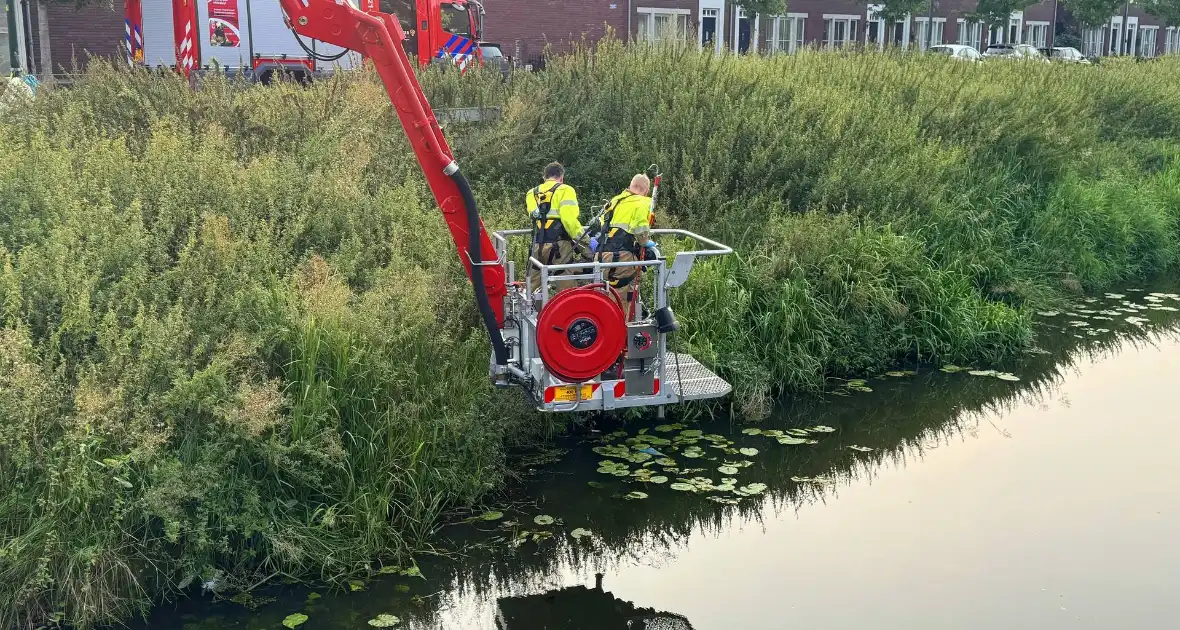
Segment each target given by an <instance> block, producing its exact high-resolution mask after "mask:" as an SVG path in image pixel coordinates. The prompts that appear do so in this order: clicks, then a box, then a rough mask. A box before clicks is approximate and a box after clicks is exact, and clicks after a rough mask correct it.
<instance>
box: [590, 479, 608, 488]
mask: <svg viewBox="0 0 1180 630" xmlns="http://www.w3.org/2000/svg"><path fill="white" fill-rule="evenodd" d="M586 485H588V486H590V487H591V488H598V489H602V488H605V487H606V484H605V483H602V482H601V481H587V482H586Z"/></svg>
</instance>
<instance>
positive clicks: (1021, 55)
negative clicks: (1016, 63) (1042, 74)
mask: <svg viewBox="0 0 1180 630" xmlns="http://www.w3.org/2000/svg"><path fill="white" fill-rule="evenodd" d="M983 57H984V59H1021V60H1028V61H1040V62H1043V63H1049V59H1048V58H1047V57H1045V56H1044V55H1042V54H1041V51H1039V50H1037V49H1036V47H1034V46H1031V45H1029V44H992V45H991V46H988V47H987V50H985V51H983Z"/></svg>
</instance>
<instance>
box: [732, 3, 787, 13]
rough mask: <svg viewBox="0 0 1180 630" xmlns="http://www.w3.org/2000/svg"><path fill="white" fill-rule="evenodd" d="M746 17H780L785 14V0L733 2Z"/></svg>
mask: <svg viewBox="0 0 1180 630" xmlns="http://www.w3.org/2000/svg"><path fill="white" fill-rule="evenodd" d="M734 4H736V5H737V6H738V7H740V8H741V9H742V10H744V11H745V12H746V15H748V16H750V17H755V16H758V15H782V14H783V13H786V12H787V0H734Z"/></svg>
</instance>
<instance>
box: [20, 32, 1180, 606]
mask: <svg viewBox="0 0 1180 630" xmlns="http://www.w3.org/2000/svg"><path fill="white" fill-rule="evenodd" d="M1177 79H1180V63H1175V62H1172V61H1161V62H1158V63H1152V64H1118V63H1111V64H1105V63H1104V64H1103V65H1102V66H1101V67H1096V68H1071V67H1058V66H1054V67H1050V68H1043V67H1040V66H1036V67H1033V66H1025V65H1016V64H999V63H997V64H985V65H983V66H980V67H975V66H969V65H968V64H960V63H954V62H950V61H947V60H943V59H918V58H915V57H892V56H885V55H880V56H868V57H860V56H857V57H845V56H838V55H820V54H803V55H798V56H792V57H783V58H778V59H773V60H761V59H738V58H732V57H725V58H720V59H719V58H714V57H711V56H706V55H700V54H697V53H696V52H693V51H688V50H677V49H661V50H655V49H635V50H630V51H627V50H623V49H622V48H621V47H619V46H617V45H614V44H607V45H605V46H604V47H603V48H602V49H600V50H598V51H597V52H596V53H594V54H590V53H580V54H576V55H573V56H570V57H567V58H562V59H557V60H554V61H553V62H551V63H550V64H549V65H548V70H547V71H546V72H545V73H543V74H538V75H521V76H519V77H517V78H515V79H514V80H513V82H512V83H510V84H507V85H504V84H501V83H500V82H498V81H497V80H496V78H495V77H494V76H490V75H484V76H478V75H477V76H468V77H465V78H463V79H460V78H459V77H458V76H457V75H455V74H454V73H451V74H448V75H435V74H430V75H427V76H425V77H424V81H425V83H426V85H427V88H428V92H429V94H430V98H431V100H432V102H433V103H435V104H436V106H447V105H472V104H492V105H500V106H502V107H503V112H504V116H503V118H502V119H501V120H499V121H497V122H495V123H493V124H491V125H487V126H483V127H478V128H458V127H457V128H454V129H448V132H449V133H450V134H451V137H452V139H453V145H454V147H455V148H456V151H457V152H458V154H459V159H460V162H461V163H462V164H463V165H464V167H465V170H466V171H467V172H468V173H470V174H471V176H472V177H473V178H474V180H475V187H476V192H477V195H478V196H479V197H480V200H481V203H482V205H483V208H485V215H486V216H485V218H486V220H487V222H488V223H489V224H491V225H492V226H494V227H509V226H517V225H520V224H521V223H522V221H521V218H522V217H521V210H520V209H519V207H518V206H519V197H520V191H521V190H523V188H524V187H525V186H529V185H533V184H535V176H536V174H537V173H538V172H539V171H540V168H541V166H543V165H544V164H545V163H546V162H548V161H550V160H552V159H560V160H562V161H563V162H564V163H566V164H567V166H568V167H569V181H570V183H572V184H574V185H575V186H577V187H578V188H579V191H580V193H581V196H582V197H583V199H585V200H591V199H597V198H601V197H602V196H605V195H609V194H612V193H614V192H617V190H618V189H621V188H622V187H623V186H624V185H625V183H626V181H627V180H628V179H629V177H630V175H631V174H632V173H634V172H638V171H641V170H643V169H644V168H645V167H646V166H647V165H648V164H651V163H653V162H655V163H658V164H659V165H660V166H661V167H662V168H663V169H664V171H665V172H666V174H667V180H666V181H667V187H666V189H665V190H664V191H662V193H663V194H665V195H666V196H663V197H662V198H663V199H665V200H666V203H664V204H661V205H662V208H661V209H660V221H661V223H662V224H663V225H680V226H684V227H688V228H692V229H695V230H698V231H701V232H704V233H707V234H710V235H716V236H718V237H720V238H722V239H723V240H726V241H728V242H729V243H731V244H733V245H734V246H735V248H736V249H737V251H738V254H737V255H735V256H732V257H730V258H728V259H726V260H724V261H720V262H717V263H712V264H709V265H706V266H702V267H701V268H700V269H699V270H698V271H697V275H696V276H695V277H694V279H693V282H692V283H690V284H689V285H688V286H686V287H685V288H684V289H682V290H680V292H679V293H678V294H677V295H676V297H675V300H676V301H675V303H674V306H675V307H676V308H677V312H678V313H679V314H680V316H681V318H682V319H683V320H684V323H685V328H686V330H685V333H684V338H683V339H682V340H681V343H684V344H685V345H687V346H690V348H689V349H690V350H691V351H692V352H693V353H694V354H696V355H698V356H700V357H702V358H703V359H705V360H706V362H708V363H710V364H712V365H715V366H717V367H718V369H720V370H721V371H723V372H724V373H725V374H726V375H728V376H729V377H730V378H731V379H732V380H733V381H734V382H735V385H736V395H735V398H734V402H735V403H736V404H737V406H738V408H739V409H740V410H741V411H742V412H743V413H745V414H747V415H751V416H757V415H759V414H761V413H764V412H765V410H766V409H767V407H768V406H769V404H770V400H771V399H772V398H773V396H775V395H776V394H780V393H789V392H814V391H819V390H821V389H822V388H823V387H824V384H825V380H826V379H828V378H830V377H840V376H849V375H852V374H859V373H863V372H866V371H873V370H878V369H880V368H882V367H884V366H886V365H889V364H890V363H893V362H897V361H915V360H932V359H935V358H938V359H941V360H947V361H954V362H963V363H966V362H969V361H971V362H979V363H982V362H987V361H1000V360H1003V359H1004V358H1006V357H1008V356H1011V355H1013V354H1015V353H1018V352H1020V351H1021V350H1022V349H1023V348H1024V347H1025V346H1027V344H1029V343H1030V341H1031V339H1032V327H1031V317H1030V307H1038V306H1041V305H1050V304H1052V303H1053V302H1054V301H1055V300H1058V299H1060V298H1062V297H1063V296H1065V295H1067V294H1069V293H1075V292H1078V291H1081V290H1084V289H1098V288H1102V287H1105V286H1108V285H1110V284H1111V283H1114V282H1118V281H1120V280H1123V279H1127V278H1132V277H1136V276H1140V275H1143V274H1147V273H1150V272H1154V271H1158V270H1160V269H1164V268H1167V267H1169V266H1171V265H1173V264H1174V263H1175V262H1176V260H1177V255H1178V253H1180V252H1178V251H1177V247H1178V245H1177V243H1178V239H1177V237H1178V236H1180V234H1178V229H1177V220H1178V218H1180V163H1177V161H1176V157H1177V151H1178V150H1180V140H1177V138H1180V133H1178V132H1180V88H1178V87H1176V86H1177V85H1180V81H1177ZM0 155H3V156H4V158H3V159H2V160H0V318H2V321H3V327H2V328H0V418H2V419H3V421H2V422H0V496H2V497H3V498H0V531H2V533H3V543H2V544H3V547H0V627H8V626H10V625H13V624H15V623H24V622H28V621H29V620H32V619H39V618H44V617H48V616H52V615H55V614H60V616H61V617H62V618H63V619H64V620H66V621H68V622H70V623H73V624H76V625H79V626H82V627H85V626H89V625H91V624H93V623H97V622H108V621H113V620H117V619H120V618H124V617H126V616H127V615H129V614H133V613H135V612H136V611H138V610H141V609H143V608H144V607H145V606H147V605H148V604H149V603H150V601H152V600H153V599H154V598H158V597H160V596H165V595H168V594H170V593H175V592H176V591H178V590H180V589H185V588H191V587H193V586H195V585H201V584H206V585H209V586H211V587H215V588H221V589H227V590H231V591H232V590H233V589H241V588H248V587H250V586H252V585H254V584H256V583H259V582H261V581H263V580H265V579H268V578H270V579H280V578H283V577H289V578H327V579H342V578H345V577H347V576H350V575H354V574H356V573H363V572H365V571H366V570H368V567H369V566H370V563H371V561H372V560H373V559H374V558H378V557H383V558H385V559H386V560H388V561H389V562H393V563H401V562H405V561H406V559H407V553H408V552H409V551H410V550H411V549H414V548H416V547H419V546H421V545H422V544H425V543H427V542H428V541H429V536H430V532H431V527H432V525H433V524H434V523H435V522H436V520H437V518H438V517H439V515H440V514H441V513H442V512H443V511H445V510H446V509H448V508H450V507H454V506H462V505H468V504H471V503H472V502H474V501H476V500H478V498H479V497H480V496H482V495H483V494H484V493H486V492H487V491H488V490H489V489H492V488H495V487H497V486H498V485H499V484H500V483H501V482H502V480H503V478H504V476H505V474H507V473H506V470H505V467H504V464H503V461H504V459H503V458H504V455H503V454H504V452H505V449H506V448H507V447H509V446H511V445H512V444H514V443H517V442H520V441H523V440H527V439H529V438H531V437H533V436H536V435H537V434H538V433H541V432H543V431H545V430H547V429H548V427H547V426H546V425H544V424H542V422H541V421H540V420H539V419H538V418H536V417H535V416H531V415H529V414H528V413H526V412H525V411H524V410H523V408H522V407H521V406H520V403H519V401H517V399H516V398H515V397H514V396H511V395H509V396H500V395H497V394H495V393H494V392H491V391H489V390H490V388H489V387H488V386H487V380H486V379H487V376H486V364H487V349H486V348H487V346H486V339H485V338H484V335H483V333H482V332H481V331H480V330H479V326H478V320H477V318H476V316H475V313H474V309H473V308H471V304H472V300H471V297H470V294H471V292H470V290H469V289H468V287H467V286H466V284H465V281H464V278H463V275H462V272H461V268H460V267H459V265H458V264H457V262H456V260H455V254H454V251H453V246H452V244H451V242H450V239H449V236H448V234H447V233H446V229H445V226H444V225H443V222H442V221H440V220H439V219H438V216H437V210H436V209H435V208H434V207H433V204H432V201H431V198H430V195H429V193H428V191H427V190H426V189H425V186H424V184H423V183H422V178H421V175H420V172H419V171H418V167H417V165H416V163H415V162H414V161H413V157H412V155H411V154H410V153H409V151H408V146H407V144H406V143H405V140H404V139H403V137H402V134H401V132H400V130H399V129H398V128H397V126H396V120H395V119H394V117H393V116H392V115H391V113H390V112H389V110H388V107H387V105H386V101H385V97H384V94H383V91H382V88H381V87H380V85H379V84H377V83H376V82H375V80H374V78H373V77H371V76H364V75H362V76H352V77H348V78H341V79H337V80H333V81H328V82H323V83H320V84H318V85H315V86H313V87H311V88H310V89H301V88H296V87H292V86H275V87H271V88H261V87H247V86H241V85H234V84H231V83H227V82H223V81H219V80H210V81H207V82H206V83H205V84H204V85H203V87H202V89H201V90H199V91H193V90H190V89H189V88H188V87H187V86H186V85H184V84H183V83H181V82H178V81H173V80H166V79H160V78H150V77H147V76H141V75H132V74H127V73H123V72H116V71H113V70H110V69H103V68H96V69H94V70H93V71H92V73H91V74H90V75H89V76H88V77H87V78H85V79H84V80H83V81H81V82H80V83H79V84H78V85H77V86H76V87H75V88H73V89H70V90H68V91H59V92H51V91H46V92H45V93H44V94H43V95H41V96H39V98H38V100H37V102H36V103H35V104H33V105H32V106H31V107H30V108H28V109H22V110H20V111H16V112H9V113H8V114H7V115H6V118H5V120H4V121H3V122H0ZM586 205H589V204H588V203H586Z"/></svg>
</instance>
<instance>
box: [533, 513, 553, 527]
mask: <svg viewBox="0 0 1180 630" xmlns="http://www.w3.org/2000/svg"><path fill="white" fill-rule="evenodd" d="M533 522H534V523H536V524H537V525H552V524H553V517H552V516H549V515H548V514H541V515H540V516H534V517H533Z"/></svg>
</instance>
